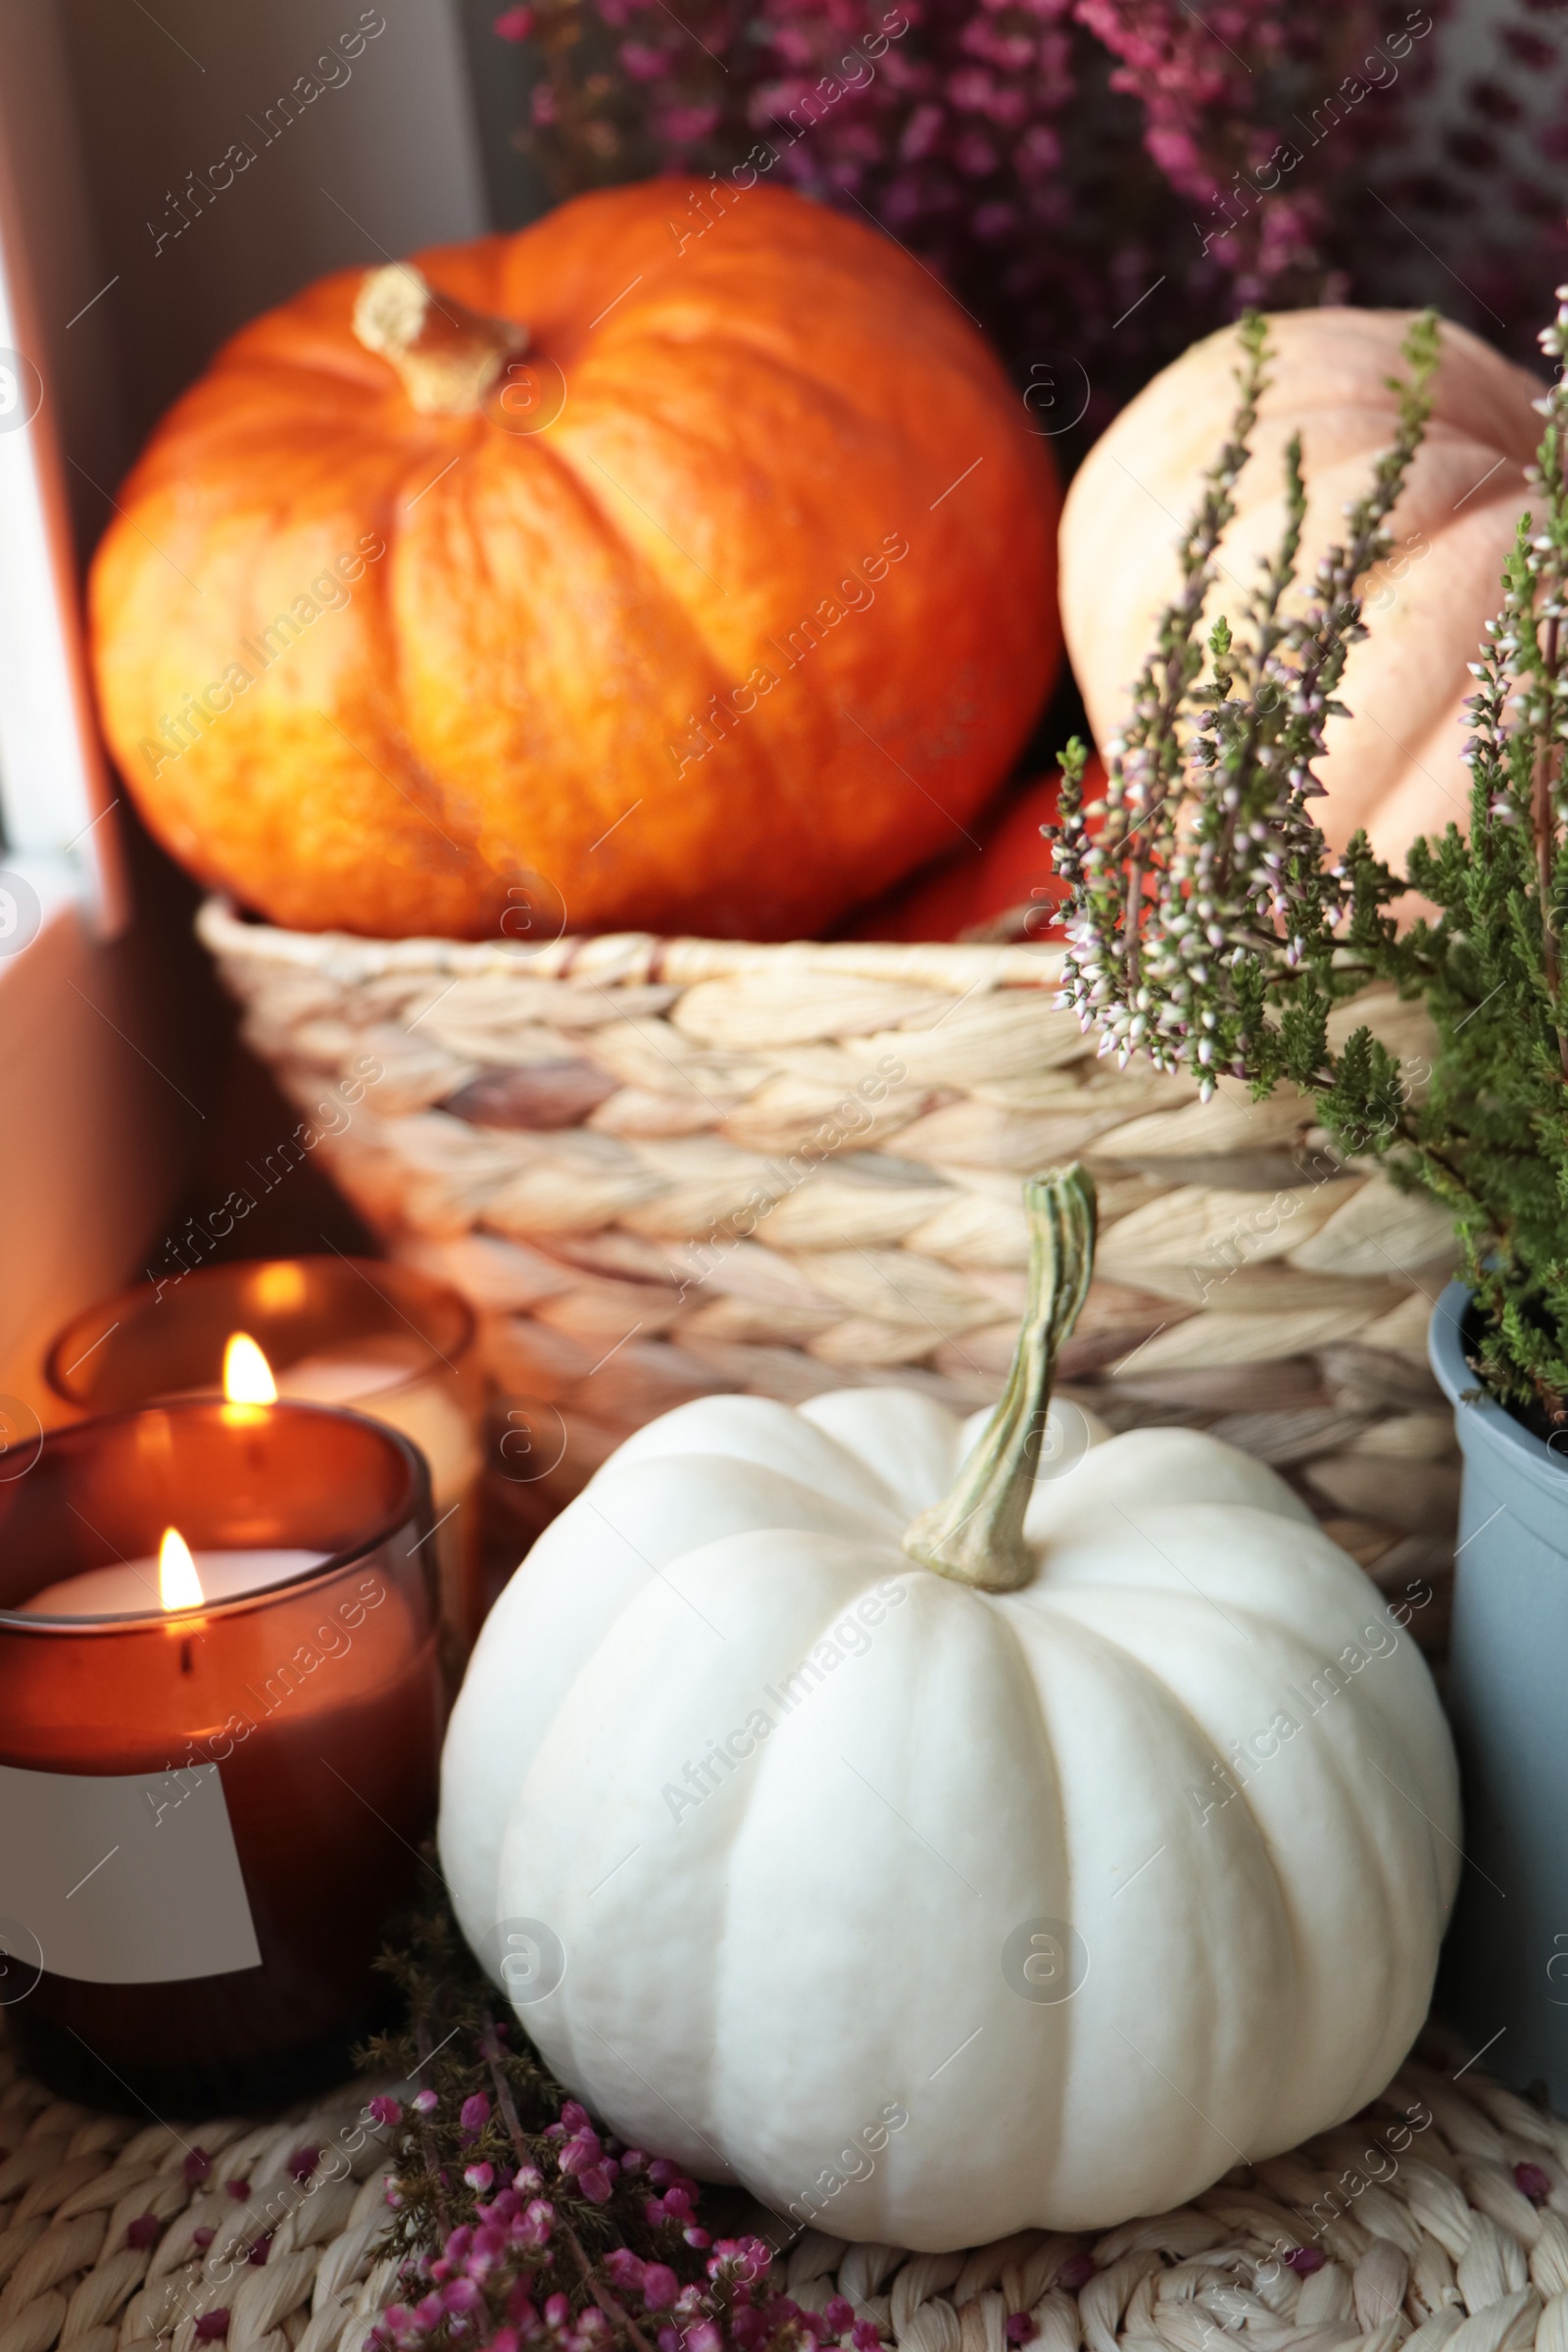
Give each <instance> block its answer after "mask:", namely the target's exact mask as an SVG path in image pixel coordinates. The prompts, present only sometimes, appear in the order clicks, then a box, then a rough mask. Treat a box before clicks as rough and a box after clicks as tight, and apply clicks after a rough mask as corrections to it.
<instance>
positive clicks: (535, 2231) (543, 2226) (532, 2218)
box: [512, 2197, 556, 2246]
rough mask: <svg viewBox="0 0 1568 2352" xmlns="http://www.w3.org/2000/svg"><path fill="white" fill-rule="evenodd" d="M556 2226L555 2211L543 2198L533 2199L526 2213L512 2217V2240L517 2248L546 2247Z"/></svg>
mask: <svg viewBox="0 0 1568 2352" xmlns="http://www.w3.org/2000/svg"><path fill="white" fill-rule="evenodd" d="M555 2226H556V2209H555V2207H554V2206H553V2205H552V2204H551V2203H550V2202H549V2200H548V2199H547V2198H545V2197H535V2198H534V2200H533V2202H532V2204H531V2205H530V2206H529V2207H528V2210H527V2212H526V2213H519V2214H516V2215H515V2216H514V2218H513V2223H512V2239H513V2243H514V2244H515V2245H518V2246H547V2245H548V2244H549V2243H550V2233H551V2231H552V2230H553V2229H554V2228H555Z"/></svg>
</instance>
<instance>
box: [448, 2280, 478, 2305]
mask: <svg viewBox="0 0 1568 2352" xmlns="http://www.w3.org/2000/svg"><path fill="white" fill-rule="evenodd" d="M479 2300H480V2297H479V2289H478V2288H477V2286H476V2285H475V2284H474V2282H473V2280H472V2279H471V2278H452V2279H449V2280H448V2281H447V2284H446V2285H445V2286H444V2287H443V2288H442V2289H441V2308H442V2310H443V2311H460V2312H469V2311H477V2310H478V2308H479Z"/></svg>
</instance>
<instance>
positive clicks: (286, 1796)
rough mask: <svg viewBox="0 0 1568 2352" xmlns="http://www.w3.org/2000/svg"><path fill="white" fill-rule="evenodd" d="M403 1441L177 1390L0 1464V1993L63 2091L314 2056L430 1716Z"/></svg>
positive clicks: (276, 2065)
mask: <svg viewBox="0 0 1568 2352" xmlns="http://www.w3.org/2000/svg"><path fill="white" fill-rule="evenodd" d="M431 1548H432V1545H431V1513H430V1506H429V1495H428V1485H427V1480H426V1475H425V1471H424V1467H423V1464H422V1462H421V1461H420V1459H419V1457H418V1455H417V1453H416V1452H415V1450H414V1448H413V1447H412V1446H410V1445H409V1444H408V1443H407V1441H406V1440H404V1439H403V1438H401V1437H400V1436H398V1435H397V1434H396V1433H394V1432H392V1431H390V1430H387V1429H384V1428H381V1427H379V1426H378V1425H377V1424H375V1423H373V1422H370V1421H368V1420H366V1419H365V1418H363V1417H362V1416H361V1415H359V1414H356V1413H346V1412H330V1411H323V1410H321V1409H319V1408H316V1407H310V1406H305V1405H301V1404H296V1403H290V1402H287V1401H284V1402H279V1403H276V1404H260V1403H232V1404H219V1403H196V1402H191V1403H182V1404H174V1405H170V1406H168V1407H161V1408H152V1409H147V1410H143V1411H139V1412H132V1413H124V1414H118V1415H114V1416H111V1417H109V1418H106V1419H101V1420H92V1421H82V1422H78V1423H75V1424H73V1425H71V1426H68V1427H67V1428H64V1429H60V1430H56V1431H53V1432H51V1433H50V1434H49V1435H48V1436H47V1437H46V1438H45V1439H44V1441H43V1445H42V1449H41V1451H40V1453H39V1456H38V1459H37V1461H36V1462H35V1464H34V1465H33V1467H32V1469H31V1471H30V1472H29V1473H28V1474H27V1476H26V1477H25V1478H21V1479H18V1480H15V1481H13V1482H11V1483H10V1484H9V1485H6V1486H4V1487H3V1488H0V1951H3V1952H4V1953H5V1955H6V1956H7V1958H6V1965H5V1973H4V1978H3V1981H0V2000H6V2001H8V2002H9V2003H10V2007H9V2010H8V2024H9V2027H10V2030H11V2033H12V2035H13V2038H14V2039H15V2040H16V2042H17V2043H18V2044H19V2046H20V2051H21V2054H22V2056H23V2057H24V2059H25V2062H26V2063H27V2064H28V2065H30V2066H31V2067H32V2068H33V2069H34V2071H35V2072H37V2073H38V2074H40V2075H41V2076H42V2077H43V2079H44V2080H45V2081H46V2082H49V2083H50V2084H51V2086H52V2087H53V2088H55V2089H56V2090H57V2091H59V2092H60V2093H61V2094H62V2095H64V2096H67V2097H71V2098H76V2099H81V2100H85V2101H89V2102H91V2103H94V2104H110V2105H115V2104H121V2105H123V2104H124V2103H125V2100H126V2097H127V2095H128V2097H129V2098H130V2100H131V2101H132V2102H145V2103H146V2104H147V2105H148V2106H150V2107H152V2108H154V2109H156V2110H157V2111H158V2112H159V2113H162V2114H171V2113H172V2114H184V2115H195V2114H199V2113H204V2112H206V2113H212V2112H218V2111H221V2110H222V2109H225V2108H227V2107H231V2106H234V2105H236V2104H239V2105H243V2104H251V2103H256V2102H259V2101H266V2102H272V2101H275V2100H281V2099H286V2098H288V2097H291V2096H293V2095H296V2094H297V2093H298V2092H300V2091H303V2090H305V2089H307V2088H309V2087H311V2086H313V2085H314V2084H315V2083H317V2082H320V2081H323V2080H326V2079H330V2078H331V2077H332V2076H333V2075H334V2074H341V2073H342V2072H343V2071H344V2070H345V2068H346V2065H347V2060H348V2052H349V2049H350V2047H351V2046H352V2044H353V2042H354V2041H355V2040H356V2039H358V2038H359V2037H360V2036H361V2035H363V2034H364V2032H365V2031H366V2029H367V2028H368V2026H370V2025H372V2024H373V2022H374V2018H375V2013H376V2009H377V1994H376V1984H377V1980H376V1979H375V1978H374V1977H373V1976H372V1974H371V1969H370V1963H371V1961H372V1959H373V1958H374V1954H375V1951H376V1948H377V1943H378V1939H379V1936H380V1932H381V1927H382V1923H383V1922H384V1920H385V1918H386V1916H387V1913H388V1911H389V1910H390V1909H391V1907H392V1906H393V1904H394V1903H396V1902H397V1901H399V1900H400V1899H402V1897H403V1896H405V1895H406V1894H407V1892H408V1890H409V1887H410V1886H411V1884H412V1882H413V1880H414V1879H415V1877H416V1876H417V1873H418V1870H419V1862H418V1855H417V1847H418V1843H419V1840H420V1838H422V1837H424V1836H425V1835H426V1834H427V1832H428V1830H429V1827H430V1824H431V1821H432V1819H433V1814H434V1805H435V1789H436V1768H437V1759H438V1753H439V1740H440V1723H441V1678H440V1672H439V1667H438V1663H437V1626H436V1613H435V1577H434V1571H433V1567H429V1566H427V1565H426V1562H427V1559H428V1556H429V1553H430V1550H431Z"/></svg>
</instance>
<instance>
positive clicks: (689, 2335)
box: [686, 2320, 724, 2352]
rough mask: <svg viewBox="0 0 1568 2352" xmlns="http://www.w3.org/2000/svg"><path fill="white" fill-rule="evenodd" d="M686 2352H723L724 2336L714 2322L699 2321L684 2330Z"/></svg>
mask: <svg viewBox="0 0 1568 2352" xmlns="http://www.w3.org/2000/svg"><path fill="white" fill-rule="evenodd" d="M686 2352H724V2334H723V2330H722V2328H720V2327H719V2326H718V2325H717V2323H716V2321H713V2320H699V2321H698V2323H697V2325H696V2327H688V2329H687V2330H686Z"/></svg>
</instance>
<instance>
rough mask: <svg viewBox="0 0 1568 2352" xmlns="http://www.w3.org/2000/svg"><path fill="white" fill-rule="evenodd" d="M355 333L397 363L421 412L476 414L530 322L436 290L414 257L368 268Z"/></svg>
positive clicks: (524, 339)
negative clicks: (474, 307) (493, 315)
mask: <svg viewBox="0 0 1568 2352" xmlns="http://www.w3.org/2000/svg"><path fill="white" fill-rule="evenodd" d="M354 332H355V335H356V336H357V337H358V339H359V341H360V342H361V343H362V344H363V345H364V346H365V349H366V350H367V351H373V352H375V353H376V354H377V356H378V357H379V358H381V359H383V360H389V361H390V362H391V364H392V366H393V367H394V368H396V369H397V371H398V374H399V375H400V376H401V377H402V379H403V389H404V390H405V392H407V394H408V396H409V404H410V406H411V407H412V408H415V409H417V410H418V412H419V415H420V416H421V417H476V416H477V415H478V414H479V411H480V409H481V408H482V406H483V405H484V397H485V394H486V393H487V392H488V391H489V390H490V389H491V387H492V385H493V384H494V383H495V381H496V378H497V377H498V376H499V375H500V374H501V373H502V372H503V370H504V369H505V368H506V365H507V362H508V361H509V360H512V359H515V358H516V356H517V354H518V352H520V351H526V350H527V348H528V330H527V328H526V327H525V326H516V325H515V324H514V323H513V321H512V320H511V319H487V318H486V317H485V315H484V313H483V312H482V311H470V310H469V308H468V306H467V304H466V302H460V301H459V300H458V298H457V296H456V295H455V294H437V293H434V292H433V291H432V289H431V287H430V284H429V281H428V280H427V279H426V278H425V277H423V276H422V275H421V274H420V272H419V271H418V270H416V269H415V267H414V264H413V263H412V262H388V263H387V265H386V267H385V268H384V269H381V270H367V271H366V273H365V276H364V278H363V279H362V280H361V283H360V291H359V294H358V296H357V298H356V300H355V304H354Z"/></svg>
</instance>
